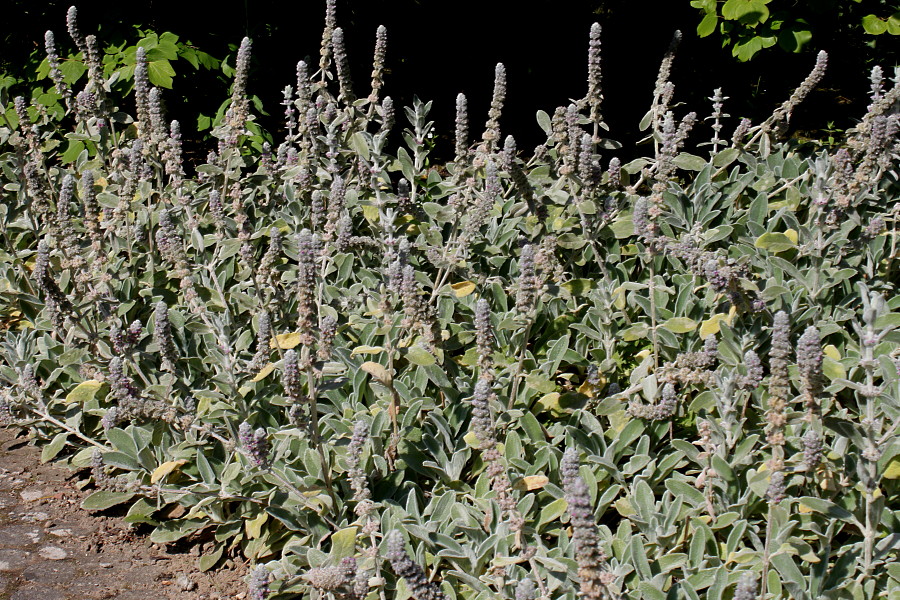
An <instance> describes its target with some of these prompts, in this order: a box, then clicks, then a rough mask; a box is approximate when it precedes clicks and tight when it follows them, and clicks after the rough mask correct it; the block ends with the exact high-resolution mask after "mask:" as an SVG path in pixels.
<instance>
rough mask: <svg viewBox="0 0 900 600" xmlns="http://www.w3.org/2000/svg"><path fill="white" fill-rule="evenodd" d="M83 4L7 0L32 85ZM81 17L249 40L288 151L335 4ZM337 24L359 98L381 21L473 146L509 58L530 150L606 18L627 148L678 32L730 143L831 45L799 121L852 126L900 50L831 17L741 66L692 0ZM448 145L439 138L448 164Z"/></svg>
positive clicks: (502, 4)
mask: <svg viewBox="0 0 900 600" xmlns="http://www.w3.org/2000/svg"><path fill="white" fill-rule="evenodd" d="M70 3H71V0H65V1H56V0H50V1H45V2H35V1H34V0H31V1H28V0H5V1H4V2H3V4H4V9H3V12H4V13H5V14H4V18H3V19H2V20H0V21H2V25H0V39H2V40H3V42H2V43H3V49H2V53H0V55H2V60H0V67H2V68H3V70H5V71H7V72H11V73H13V74H17V75H19V76H21V69H22V68H23V65H26V64H27V60H28V57H29V55H30V54H31V53H33V52H36V51H37V52H40V53H42V52H43V50H42V47H43V32H44V31H45V30H46V29H48V28H49V29H53V30H54V31H55V32H56V34H57V40H58V44H59V45H60V46H61V48H62V50H63V51H64V52H68V51H70V50H71V45H72V44H71V42H70V40H69V39H68V36H66V35H65V14H66V9H67V8H68V6H69V5H70ZM799 4H801V5H802V4H803V3H802V2H801V3H799ZM876 4H879V3H878V2H876ZM77 6H78V8H79V22H80V25H81V29H82V30H83V31H84V32H85V33H94V32H96V31H97V30H98V28H99V30H100V36H101V39H102V40H103V41H111V40H115V39H122V38H125V39H131V41H132V43H133V41H134V39H136V38H135V36H134V33H133V32H134V29H133V26H134V25H140V26H142V27H144V28H152V29H153V30H155V31H156V32H158V33H162V32H164V31H171V32H174V33H176V34H178V35H179V36H180V37H181V40H182V41H187V40H190V41H191V43H192V44H194V45H195V46H196V47H198V48H199V49H201V50H203V51H205V52H208V53H209V54H211V55H213V56H214V57H216V58H225V57H231V58H230V60H229V62H231V63H232V64H233V54H234V48H235V47H236V45H237V44H238V43H239V42H240V40H241V38H242V37H243V36H244V35H249V36H250V37H251V38H252V40H253V72H252V74H251V79H250V84H249V91H250V93H252V94H256V95H258V96H259V97H260V98H261V99H262V101H263V106H264V108H265V110H266V111H267V112H268V113H269V114H270V116H269V117H261V122H262V124H263V125H264V126H265V127H266V128H267V129H268V130H269V131H272V132H273V133H274V135H275V139H276V140H277V139H278V137H279V135H278V129H279V128H280V126H281V123H280V117H279V115H280V113H281V109H280V107H279V106H278V103H279V102H280V100H281V90H282V89H283V88H284V86H286V85H291V84H293V81H294V66H295V65H296V62H297V61H298V60H300V59H302V58H304V57H307V56H310V57H311V58H312V61H311V62H312V63H313V64H316V63H317V62H318V50H319V42H320V38H321V29H322V24H323V16H324V0H322V1H320V0H301V1H298V2H283V1H280V0H253V1H249V0H247V1H235V0H223V1H218V2H214V1H210V0H187V1H176V0H143V1H137V2H108V1H104V2H79V3H78V4H77ZM826 17H827V14H826ZM337 19H338V25H339V26H341V27H343V28H344V30H345V32H346V39H347V42H348V51H349V54H350V58H351V64H352V72H353V77H354V82H355V85H356V87H357V93H358V94H360V95H364V93H365V90H366V89H367V87H368V80H369V73H370V71H371V54H372V48H373V45H374V36H375V28H376V27H377V26H378V25H379V24H383V25H385V26H386V27H387V28H388V58H387V64H388V68H389V71H390V72H389V74H388V76H387V78H386V79H387V82H386V87H385V93H387V94H388V95H391V96H392V97H393V98H394V100H395V102H397V103H398V104H399V105H405V104H408V103H409V102H410V101H411V99H412V97H413V95H418V96H419V97H420V98H422V99H423V100H433V101H434V107H433V111H432V118H433V119H434V120H435V121H436V128H437V131H438V133H439V134H442V135H447V134H451V133H452V130H453V124H452V123H453V112H454V99H455V97H456V94H457V93H458V92H460V91H462V92H465V93H466V95H467V96H468V98H469V106H470V119H471V123H472V135H480V131H479V129H480V126H481V124H482V122H483V121H484V120H485V119H486V115H487V108H488V104H489V101H490V95H491V89H492V81H493V72H494V65H495V64H496V63H497V62H503V63H505V65H506V67H507V71H508V79H509V92H508V96H507V104H506V109H505V111H504V116H503V119H502V120H501V125H502V128H503V132H504V135H505V134H507V133H513V134H514V135H515V136H516V139H517V141H518V143H519V147H520V148H523V149H527V148H531V147H533V146H534V145H535V144H537V143H538V142H540V141H542V132H541V130H540V129H539V128H538V126H537V124H536V121H535V116H534V115H535V112H536V111H537V110H539V109H542V110H545V111H547V112H548V113H551V114H552V112H553V109H554V108H555V107H556V106H558V105H564V104H568V101H569V99H570V98H579V97H581V96H583V95H584V92H585V87H586V84H585V77H586V53H587V42H588V32H589V29H590V26H591V23H593V22H594V21H597V22H599V23H600V24H601V25H602V26H603V79H604V84H603V85H604V95H605V101H604V116H605V118H606V121H607V123H608V124H609V125H610V129H611V132H610V137H612V138H613V139H617V140H620V141H622V142H624V143H625V144H626V147H629V146H630V144H629V143H628V142H632V141H634V140H636V139H637V138H639V137H641V136H640V135H639V134H638V132H637V123H638V121H639V120H640V118H641V116H643V114H644V112H645V111H646V109H647V107H648V106H649V102H650V99H651V95H652V90H653V85H654V80H655V77H656V71H657V68H658V64H659V60H660V58H661V57H662V55H663V53H664V51H665V49H666V47H667V45H668V43H669V40H670V39H671V36H672V33H673V31H674V30H675V29H681V30H683V31H684V41H683V43H682V46H681V49H680V51H679V53H678V57H677V58H676V61H675V68H674V70H673V81H674V83H675V85H676V93H675V100H676V102H683V105H681V106H678V107H677V108H676V110H677V111H679V113H678V115H677V116H681V114H684V113H685V112H688V111H689V110H695V111H697V113H698V114H699V115H700V117H701V118H703V117H705V116H706V115H707V114H708V113H709V111H710V103H709V101H708V100H707V98H708V97H709V96H711V95H712V92H713V89H714V88H716V87H719V86H721V87H722V88H723V91H724V93H725V95H726V96H729V97H730V98H731V99H730V100H729V101H728V102H726V105H725V111H726V112H727V113H729V114H731V115H732V119H731V120H730V122H726V126H725V133H727V134H728V135H730V132H731V130H732V129H733V128H734V126H735V125H736V123H737V122H738V118H739V117H744V116H746V117H750V118H752V119H754V120H758V119H761V118H764V117H765V116H766V115H768V114H769V113H770V112H771V110H772V109H773V108H774V107H775V106H776V105H777V104H779V103H780V102H782V101H783V100H784V99H786V98H787V97H788V96H789V95H790V93H791V90H792V89H793V88H794V87H795V86H796V85H797V84H799V82H800V81H801V80H802V79H803V77H805V75H806V74H807V73H808V72H809V70H810V69H811V68H812V66H813V64H814V61H815V55H814V53H815V51H816V50H818V49H820V48H821V49H825V50H828V51H829V52H830V57H829V63H830V64H829V69H828V73H827V75H826V77H825V79H824V80H823V83H822V85H821V86H820V88H819V89H817V90H816V91H815V92H814V93H813V94H812V95H811V97H810V98H809V100H808V101H807V102H806V103H805V104H804V105H803V106H802V107H801V109H800V110H799V111H798V112H797V113H796V114H795V116H794V118H793V120H792V126H793V128H794V132H795V134H804V133H815V132H818V133H819V134H821V132H822V130H825V129H827V128H828V127H833V128H836V129H844V128H847V127H850V126H852V124H853V118H854V117H856V116H858V115H861V114H863V112H864V111H865V105H866V102H867V100H866V96H865V94H866V92H867V90H868V70H869V69H870V68H871V65H872V64H876V63H881V64H882V65H883V66H884V67H885V70H886V74H888V75H889V74H890V73H891V69H890V67H891V66H892V65H893V64H894V62H895V61H896V57H897V51H896V46H897V44H894V45H891V44H890V42H894V41H895V39H892V40H888V39H884V40H883V41H882V40H879V44H877V45H875V44H871V38H865V37H864V36H861V35H859V33H857V30H858V28H855V29H854V28H852V27H850V24H847V23H841V22H840V20H838V19H836V18H833V19H828V18H821V19H820V20H819V22H816V23H813V24H812V25H813V26H814V39H813V44H811V45H810V47H808V48H807V49H805V51H804V52H801V53H788V52H785V51H783V50H781V49H779V48H777V47H776V48H772V49H769V50H766V51H763V52H761V53H760V54H758V55H757V56H756V57H755V58H754V59H753V60H752V61H750V62H747V63H740V62H738V61H737V60H736V59H734V58H732V56H731V52H730V50H729V49H727V48H722V47H721V41H720V38H719V37H718V36H715V35H714V36H711V37H708V38H704V39H700V38H698V37H697V35H696V33H695V32H696V27H697V24H698V23H699V20H700V13H699V12H698V11H697V10H696V9H695V8H692V7H691V6H690V3H689V2H688V1H687V0H669V1H666V2H656V1H653V2H638V1H634V0H608V1H599V0H592V1H587V0H554V1H539V2H532V3H530V5H529V6H528V7H526V5H525V3H522V2H511V1H508V0H499V1H481V2H475V1H472V0H457V1H455V2H435V1H426V0H420V1H416V0H365V1H363V0H338V10H337ZM883 37H887V36H883ZM867 43H868V44H867ZM179 68H182V69H184V68H186V65H179ZM17 70H18V71H19V72H18V73H17ZM226 95H227V89H226V88H225V84H224V83H223V82H222V81H221V80H218V79H216V78H215V76H214V75H213V74H211V73H203V72H201V73H198V74H197V75H196V76H192V77H191V78H190V81H189V82H184V81H178V82H177V85H176V87H175V89H173V90H171V91H166V95H165V98H166V102H167V105H168V109H169V112H170V113H171V114H172V116H173V117H175V118H179V119H180V120H181V121H182V122H183V123H194V122H196V114H197V112H201V111H202V112H207V113H208V112H211V111H212V112H214V111H215V108H217V107H218V105H219V104H220V103H221V101H222V100H223V99H224V98H225V97H226ZM185 100H186V101H185ZM705 133H706V132H702V133H696V134H695V135H697V136H700V135H705ZM448 146H449V144H447V143H439V146H438V152H439V154H440V153H441V152H442V151H446V148H447V147H448Z"/></svg>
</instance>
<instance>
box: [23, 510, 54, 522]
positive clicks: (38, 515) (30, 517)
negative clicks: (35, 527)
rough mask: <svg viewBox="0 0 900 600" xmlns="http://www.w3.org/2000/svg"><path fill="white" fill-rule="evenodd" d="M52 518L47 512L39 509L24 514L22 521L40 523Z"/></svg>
mask: <svg viewBox="0 0 900 600" xmlns="http://www.w3.org/2000/svg"><path fill="white" fill-rule="evenodd" d="M49 519H50V515H48V514H47V513H45V512H41V511H37V512H33V513H29V514H27V515H22V521H24V522H26V523H38V522H40V521H47V520H49Z"/></svg>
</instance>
